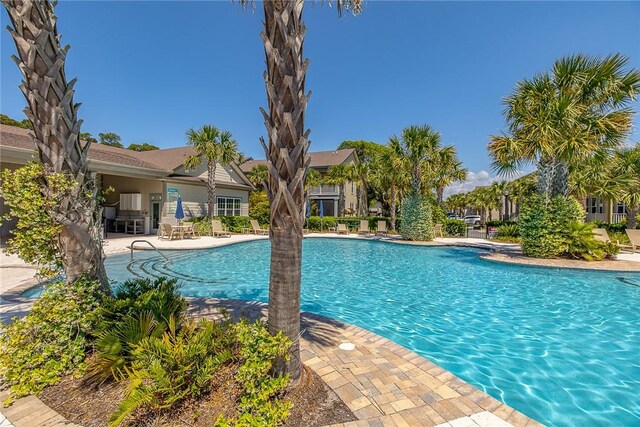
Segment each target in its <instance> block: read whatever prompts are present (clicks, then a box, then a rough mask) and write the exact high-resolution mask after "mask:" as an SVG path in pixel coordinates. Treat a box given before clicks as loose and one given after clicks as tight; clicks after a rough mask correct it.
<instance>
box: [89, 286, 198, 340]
mask: <svg viewBox="0 0 640 427" xmlns="http://www.w3.org/2000/svg"><path fill="white" fill-rule="evenodd" d="M186 309H187V302H186V300H185V299H184V298H183V297H182V295H180V286H179V285H178V282H177V279H169V278H167V277H158V278H156V279H153V280H151V279H148V278H145V279H142V278H138V279H131V280H127V281H126V282H124V283H123V284H122V285H121V286H120V287H119V288H117V289H116V290H115V293H114V295H113V296H111V297H106V298H105V299H104V301H103V304H102V305H101V307H100V310H99V317H100V318H101V319H102V321H101V324H100V328H99V329H100V331H102V330H104V329H108V328H109V327H111V326H112V325H113V324H114V323H116V322H119V321H122V320H124V319H126V318H129V317H131V316H134V315H138V314H141V313H144V312H150V313H151V315H152V319H153V320H154V321H156V322H158V323H166V322H167V321H168V320H169V317H171V316H173V317H174V318H175V319H178V320H179V319H181V318H182V316H183V314H184V312H185V310H186Z"/></svg>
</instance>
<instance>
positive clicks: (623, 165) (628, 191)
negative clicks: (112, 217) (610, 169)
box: [614, 144, 640, 228]
mask: <svg viewBox="0 0 640 427" xmlns="http://www.w3.org/2000/svg"><path fill="white" fill-rule="evenodd" d="M614 159H615V169H614V170H615V171H617V173H619V174H623V175H627V176H629V177H630V180H629V182H628V184H627V185H626V186H625V187H624V189H623V194H622V197H621V200H622V201H623V202H624V203H625V205H626V209H627V213H626V216H627V228H636V227H637V225H638V213H640V144H636V145H635V146H634V147H628V148H624V149H621V150H618V151H617V152H616V153H615V155H614Z"/></svg>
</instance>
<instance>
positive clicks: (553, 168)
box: [538, 158, 569, 197]
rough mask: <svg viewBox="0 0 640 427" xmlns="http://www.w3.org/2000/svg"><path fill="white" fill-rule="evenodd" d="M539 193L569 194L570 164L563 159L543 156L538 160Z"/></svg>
mask: <svg viewBox="0 0 640 427" xmlns="http://www.w3.org/2000/svg"><path fill="white" fill-rule="evenodd" d="M538 194H541V195H546V196H548V197H553V196H568V195H569V165H568V164H567V163H566V162H563V161H562V160H557V159H549V158H542V159H540V160H539V161H538Z"/></svg>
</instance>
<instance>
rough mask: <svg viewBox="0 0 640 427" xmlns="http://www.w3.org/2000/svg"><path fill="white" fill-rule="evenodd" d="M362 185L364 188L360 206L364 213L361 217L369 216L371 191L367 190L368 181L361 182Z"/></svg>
mask: <svg viewBox="0 0 640 427" xmlns="http://www.w3.org/2000/svg"><path fill="white" fill-rule="evenodd" d="M360 185H361V186H362V188H361V189H360V205H361V206H362V211H361V213H360V214H359V215H360V216H369V197H368V193H369V191H368V188H367V181H365V180H364V179H362V180H360Z"/></svg>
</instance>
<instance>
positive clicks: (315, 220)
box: [305, 216, 337, 231]
mask: <svg viewBox="0 0 640 427" xmlns="http://www.w3.org/2000/svg"><path fill="white" fill-rule="evenodd" d="M306 223H307V226H306V227H305V228H308V229H310V230H320V225H321V224H322V230H323V231H327V228H329V227H335V226H336V224H337V221H336V217H334V216H325V217H324V218H322V221H321V220H320V217H319V216H310V217H309V218H307V222H306Z"/></svg>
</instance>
